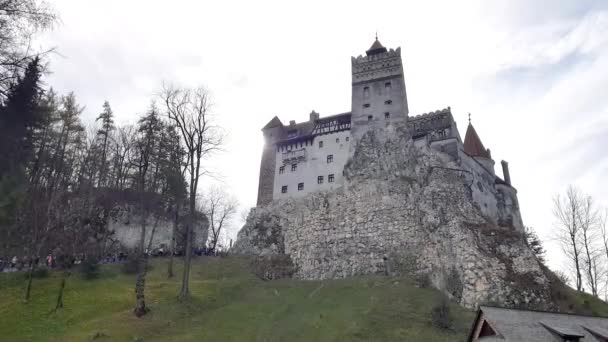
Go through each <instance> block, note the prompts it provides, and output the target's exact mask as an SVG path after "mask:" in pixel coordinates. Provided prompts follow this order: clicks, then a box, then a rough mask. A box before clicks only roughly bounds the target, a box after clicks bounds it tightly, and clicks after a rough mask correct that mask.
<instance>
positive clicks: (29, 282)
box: [24, 258, 36, 303]
mask: <svg viewBox="0 0 608 342" xmlns="http://www.w3.org/2000/svg"><path fill="white" fill-rule="evenodd" d="M35 268H36V265H35V263H34V259H33V258H32V259H31V260H30V269H29V272H28V277H27V288H26V289H25V298H24V299H25V302H26V303H27V302H28V301H29V300H30V295H31V293H32V281H33V279H34V269H35Z"/></svg>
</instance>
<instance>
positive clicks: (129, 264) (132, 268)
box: [120, 256, 139, 274]
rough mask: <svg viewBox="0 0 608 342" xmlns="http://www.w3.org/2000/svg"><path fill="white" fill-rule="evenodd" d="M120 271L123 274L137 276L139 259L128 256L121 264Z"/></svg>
mask: <svg viewBox="0 0 608 342" xmlns="http://www.w3.org/2000/svg"><path fill="white" fill-rule="evenodd" d="M120 270H121V271H122V273H124V274H137V273H139V259H138V258H137V257H132V256H129V257H128V258H127V260H125V262H124V263H123V264H122V266H121V267H120Z"/></svg>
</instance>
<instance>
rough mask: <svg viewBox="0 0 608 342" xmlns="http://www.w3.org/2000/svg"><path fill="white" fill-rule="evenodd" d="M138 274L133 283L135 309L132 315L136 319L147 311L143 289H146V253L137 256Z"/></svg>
mask: <svg viewBox="0 0 608 342" xmlns="http://www.w3.org/2000/svg"><path fill="white" fill-rule="evenodd" d="M138 268H139V273H138V274H137V280H136V282H135V308H134V309H133V313H134V314H135V316H137V317H141V316H143V315H145V314H146V313H147V312H148V311H149V309H148V308H147V307H146V300H145V294H144V291H145V288H146V273H147V270H148V256H147V254H146V253H142V254H141V255H140V256H139V262H138Z"/></svg>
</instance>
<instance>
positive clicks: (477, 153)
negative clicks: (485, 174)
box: [464, 118, 496, 176]
mask: <svg viewBox="0 0 608 342" xmlns="http://www.w3.org/2000/svg"><path fill="white" fill-rule="evenodd" d="M464 151H465V152H466V153H467V154H468V155H470V156H471V157H473V158H474V159H475V160H477V161H478V162H479V163H480V164H481V165H483V166H484V167H485V168H486V169H487V170H488V171H489V172H491V173H492V175H494V176H495V175H496V174H495V172H494V160H493V159H492V154H491V153H490V149H489V148H488V149H486V148H485V147H484V146H483V143H482V142H481V139H479V135H477V131H475V127H473V124H472V123H471V119H470V118H469V126H468V127H467V133H466V134H465V136H464Z"/></svg>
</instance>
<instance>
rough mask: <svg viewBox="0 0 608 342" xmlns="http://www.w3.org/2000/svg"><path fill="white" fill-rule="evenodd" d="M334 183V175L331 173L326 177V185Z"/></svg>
mask: <svg viewBox="0 0 608 342" xmlns="http://www.w3.org/2000/svg"><path fill="white" fill-rule="evenodd" d="M333 182H334V174H333V173H332V174H331V175H329V176H327V183H333Z"/></svg>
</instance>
